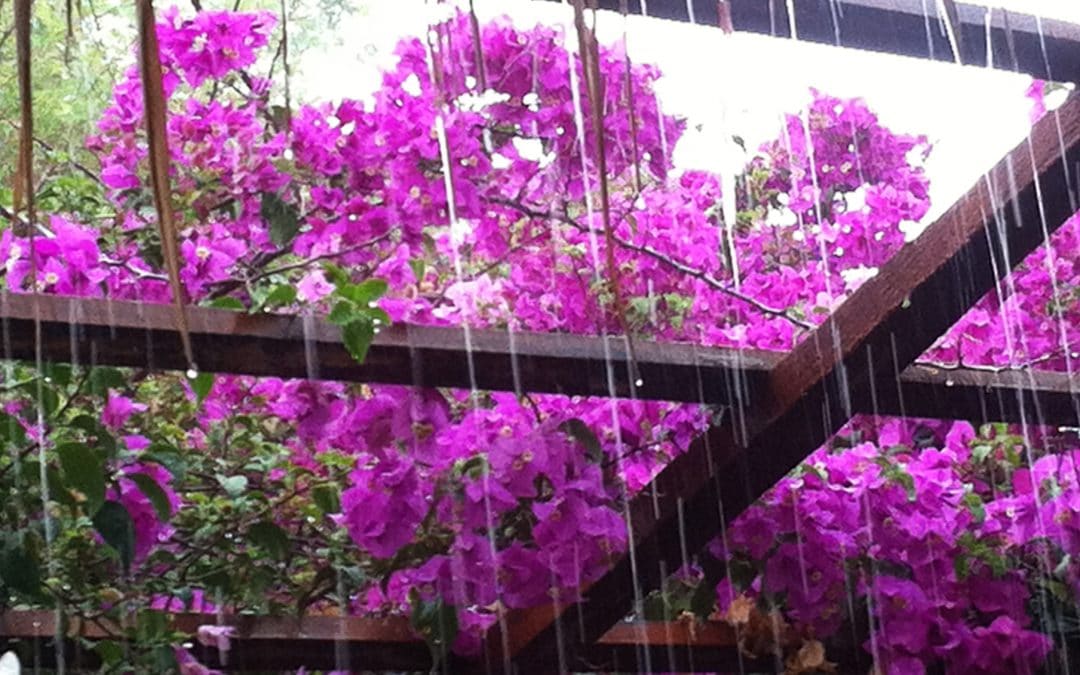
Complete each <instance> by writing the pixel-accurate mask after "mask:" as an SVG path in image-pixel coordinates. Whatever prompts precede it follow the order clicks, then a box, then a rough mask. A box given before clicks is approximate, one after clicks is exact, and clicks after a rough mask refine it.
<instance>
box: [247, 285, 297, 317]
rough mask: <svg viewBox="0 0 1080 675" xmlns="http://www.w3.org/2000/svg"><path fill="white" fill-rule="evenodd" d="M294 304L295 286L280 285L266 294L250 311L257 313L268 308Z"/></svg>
mask: <svg viewBox="0 0 1080 675" xmlns="http://www.w3.org/2000/svg"><path fill="white" fill-rule="evenodd" d="M294 302H296V286H293V285H291V284H280V285H278V286H274V287H273V288H272V289H270V292H269V293H267V294H266V297H265V298H263V299H262V301H261V302H259V303H258V305H256V306H255V307H252V308H251V311H252V312H253V313H254V312H258V311H260V310H263V309H266V308H268V307H284V306H287V305H291V304H293V303H294Z"/></svg>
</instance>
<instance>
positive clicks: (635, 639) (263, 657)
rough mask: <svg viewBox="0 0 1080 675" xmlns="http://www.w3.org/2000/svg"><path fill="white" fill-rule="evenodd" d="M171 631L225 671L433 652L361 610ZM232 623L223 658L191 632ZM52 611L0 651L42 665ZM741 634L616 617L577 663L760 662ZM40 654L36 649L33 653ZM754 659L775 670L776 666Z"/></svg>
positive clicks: (398, 659) (73, 652) (1, 627)
mask: <svg viewBox="0 0 1080 675" xmlns="http://www.w3.org/2000/svg"><path fill="white" fill-rule="evenodd" d="M170 618H171V622H170V626H171V628H172V629H173V630H175V631H177V632H180V633H183V634H186V635H188V636H190V637H191V639H190V640H189V641H188V642H187V644H188V646H189V649H190V651H191V652H192V653H193V654H194V655H196V656H197V657H198V659H199V660H200V662H201V663H203V664H204V665H208V666H210V667H214V668H220V669H223V670H230V671H251V670H274V671H282V670H285V669H289V670H295V669H297V668H300V667H306V668H308V669H309V670H311V669H349V668H352V669H356V670H363V671H365V672H366V671H379V670H394V671H401V670H409V671H428V670H430V669H431V665H432V663H431V654H430V652H429V650H428V648H427V646H426V645H425V644H424V642H423V641H421V640H419V639H418V638H417V637H416V636H415V635H413V633H412V631H411V630H410V628H409V622H408V620H407V619H406V618H404V617H389V618H382V619H373V618H362V617H344V618H342V617H332V616H306V617H303V618H297V617H268V616H247V615H243V616H238V615H228V614H227V615H223V616H222V617H220V618H219V617H218V616H216V615H214V614H196V613H186V612H184V613H176V614H172V615H171V616H170ZM207 625H209V626H217V625H222V626H232V627H233V628H234V629H235V634H234V635H233V637H232V638H231V639H230V647H231V648H230V650H229V653H228V656H227V657H226V658H225V659H224V660H223V659H222V655H221V654H220V653H219V652H218V650H217V649H216V648H214V647H208V646H205V645H202V644H200V643H199V642H198V640H197V639H196V636H197V633H198V630H199V627H200V626H207ZM55 635H56V621H55V614H54V613H53V612H51V611H45V610H29V611H27V610H23V611H14V610H9V611H7V612H3V613H0V650H5V649H8V648H10V649H14V650H15V651H16V653H19V654H20V656H21V657H22V659H23V667H24V668H26V669H32V668H33V666H34V665H35V664H34V661H35V659H37V663H38V664H39V665H42V666H47V665H49V664H51V663H52V661H53V659H54V654H55V651H54V646H53V640H54V637H55ZM123 635H124V630H123V628H122V627H121V626H117V625H114V624H111V623H107V622H106V623H101V624H98V623H89V622H82V623H80V622H72V623H71V624H70V625H69V626H68V629H67V630H66V631H65V637H66V638H68V640H67V641H66V642H67V644H65V648H66V649H65V651H67V656H68V658H69V666H71V665H74V666H76V667H78V666H79V664H82V665H83V666H85V667H95V666H96V665H97V664H98V660H97V657H96V655H95V654H94V653H93V652H92V651H91V650H89V649H82V650H81V651H80V650H79V648H78V645H77V642H76V640H75V638H83V639H85V640H86V641H88V642H89V643H90V644H93V643H94V642H97V641H100V640H119V639H122V636H123ZM737 644H738V635H737V633H736V632H735V630H734V629H732V628H731V627H730V626H728V625H726V624H722V623H706V624H697V625H691V624H688V623H686V622H670V623H668V622H658V621H652V622H634V623H620V624H618V625H616V626H614V627H613V628H612V629H611V630H609V631H608V632H607V633H606V634H605V635H604V636H602V637H601V638H600V640H599V641H598V642H597V644H596V645H595V646H594V647H593V648H592V650H591V651H589V652H588V653H585V654H582V655H581V657H580V658H579V660H578V661H577V662H576V663H575V664H573V666H572V667H573V669H577V670H583V669H588V668H589V667H590V666H595V668H593V669H594V670H600V669H603V670H609V671H610V670H622V671H627V670H631V671H642V672H644V671H645V665H646V663H648V664H650V665H651V667H652V668H663V669H666V670H703V669H704V670H716V669H720V670H729V669H733V668H737V665H738V664H739V663H740V661H741V662H743V663H746V664H748V665H751V664H758V661H756V660H750V659H746V658H744V657H740V656H739V652H738V648H737ZM35 655H36V656H35ZM755 667H760V668H761V669H762V670H772V669H773V668H772V664H770V663H761V664H758V665H756V666H755ZM447 669H448V670H449V671H450V672H458V671H471V672H497V669H493V670H487V669H484V668H483V667H481V666H480V665H479V664H477V663H475V662H469V661H464V660H457V661H454V662H453V663H452V664H448V665H447Z"/></svg>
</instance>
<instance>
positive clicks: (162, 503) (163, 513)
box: [127, 473, 172, 522]
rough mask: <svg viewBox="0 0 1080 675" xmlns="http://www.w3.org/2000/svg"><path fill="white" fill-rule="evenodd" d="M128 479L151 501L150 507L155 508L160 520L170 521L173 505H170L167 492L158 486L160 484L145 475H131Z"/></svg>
mask: <svg viewBox="0 0 1080 675" xmlns="http://www.w3.org/2000/svg"><path fill="white" fill-rule="evenodd" d="M127 477H128V478H130V479H131V482H133V483H135V485H136V487H138V488H139V491H140V492H142V493H143V495H144V496H145V497H146V498H147V499H148V500H150V505H151V506H153V507H154V512H155V513H156V514H157V517H158V519H159V520H161V521H162V522H165V521H168V520H169V518H170V517H171V516H172V504H170V503H169V496H168V495H166V494H165V490H164V489H162V487H161V486H160V485H158V482H157V481H156V480H154V479H153V478H151V477H150V476H147V475H146V474H145V473H130V474H128V475H127Z"/></svg>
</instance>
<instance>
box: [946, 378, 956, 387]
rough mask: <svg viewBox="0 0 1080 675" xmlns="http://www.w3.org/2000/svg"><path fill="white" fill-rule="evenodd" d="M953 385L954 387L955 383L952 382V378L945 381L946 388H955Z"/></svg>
mask: <svg viewBox="0 0 1080 675" xmlns="http://www.w3.org/2000/svg"><path fill="white" fill-rule="evenodd" d="M955 385H956V383H955V382H953V380H952V378H949V379H947V380H945V386H946V387H952V386H955Z"/></svg>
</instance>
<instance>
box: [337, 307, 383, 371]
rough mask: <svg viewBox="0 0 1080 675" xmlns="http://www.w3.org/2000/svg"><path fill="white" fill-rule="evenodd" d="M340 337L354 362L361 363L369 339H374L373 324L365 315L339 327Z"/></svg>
mask: <svg viewBox="0 0 1080 675" xmlns="http://www.w3.org/2000/svg"><path fill="white" fill-rule="evenodd" d="M341 339H342V341H343V342H344V343H345V349H347V350H349V354H351V355H352V357H353V358H354V359H356V362H357V363H363V362H364V359H366V358H367V353H368V348H369V347H371V341H372V340H374V339H375V324H373V323H372V322H371V320H370V319H368V318H367V317H364V318H361V319H357V320H355V321H352V322H350V323H348V324H345V326H343V327H342V329H341Z"/></svg>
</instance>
